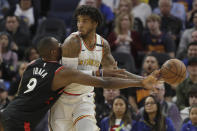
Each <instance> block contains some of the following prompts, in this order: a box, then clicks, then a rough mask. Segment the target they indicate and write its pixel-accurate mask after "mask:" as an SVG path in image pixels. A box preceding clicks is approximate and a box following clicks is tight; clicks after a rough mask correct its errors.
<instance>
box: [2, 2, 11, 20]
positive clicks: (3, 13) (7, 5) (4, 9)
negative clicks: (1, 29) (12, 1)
mask: <svg viewBox="0 0 197 131" xmlns="http://www.w3.org/2000/svg"><path fill="white" fill-rule="evenodd" d="M9 8H10V5H9V3H8V1H7V0H0V19H3V18H4V16H5V14H6V12H7V11H8V10H9Z"/></svg>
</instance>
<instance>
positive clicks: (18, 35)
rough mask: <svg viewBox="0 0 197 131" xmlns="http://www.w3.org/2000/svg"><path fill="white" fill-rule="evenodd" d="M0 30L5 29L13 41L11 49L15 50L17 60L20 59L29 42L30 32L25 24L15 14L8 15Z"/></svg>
mask: <svg viewBox="0 0 197 131" xmlns="http://www.w3.org/2000/svg"><path fill="white" fill-rule="evenodd" d="M2 30H5V31H7V32H8V33H9V34H10V35H11V37H12V38H13V42H14V44H13V45H12V49H13V50H15V51H17V54H18V56H19V60H22V59H23V57H24V51H25V49H26V48H27V47H28V46H29V44H30V33H29V29H28V28H27V26H26V24H25V23H23V22H22V21H20V19H19V18H18V17H17V16H13V15H8V16H7V17H6V19H5V26H4V27H3V29H2Z"/></svg>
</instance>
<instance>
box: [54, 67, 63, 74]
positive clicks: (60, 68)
mask: <svg viewBox="0 0 197 131" xmlns="http://www.w3.org/2000/svg"><path fill="white" fill-rule="evenodd" d="M63 68H64V66H61V67H59V68H58V69H57V70H56V71H55V75H56V74H57V73H58V72H59V71H60V70H62V69H63Z"/></svg>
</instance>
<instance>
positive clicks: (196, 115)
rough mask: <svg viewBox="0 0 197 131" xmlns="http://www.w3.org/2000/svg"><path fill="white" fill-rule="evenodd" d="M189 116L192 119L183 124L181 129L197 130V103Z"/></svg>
mask: <svg viewBox="0 0 197 131" xmlns="http://www.w3.org/2000/svg"><path fill="white" fill-rule="evenodd" d="M189 118H190V121H188V122H187V123H185V124H183V126H182V129H181V131H196V130H197V105H194V106H192V107H191V109H190V113H189Z"/></svg>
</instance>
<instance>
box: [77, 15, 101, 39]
mask: <svg viewBox="0 0 197 131" xmlns="http://www.w3.org/2000/svg"><path fill="white" fill-rule="evenodd" d="M96 26H97V23H96V22H95V21H93V20H92V19H91V18H90V17H89V16H87V15H79V16H78V17H77V28H78V31H79V34H80V35H81V36H87V35H88V33H90V32H92V31H94V30H96Z"/></svg>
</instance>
